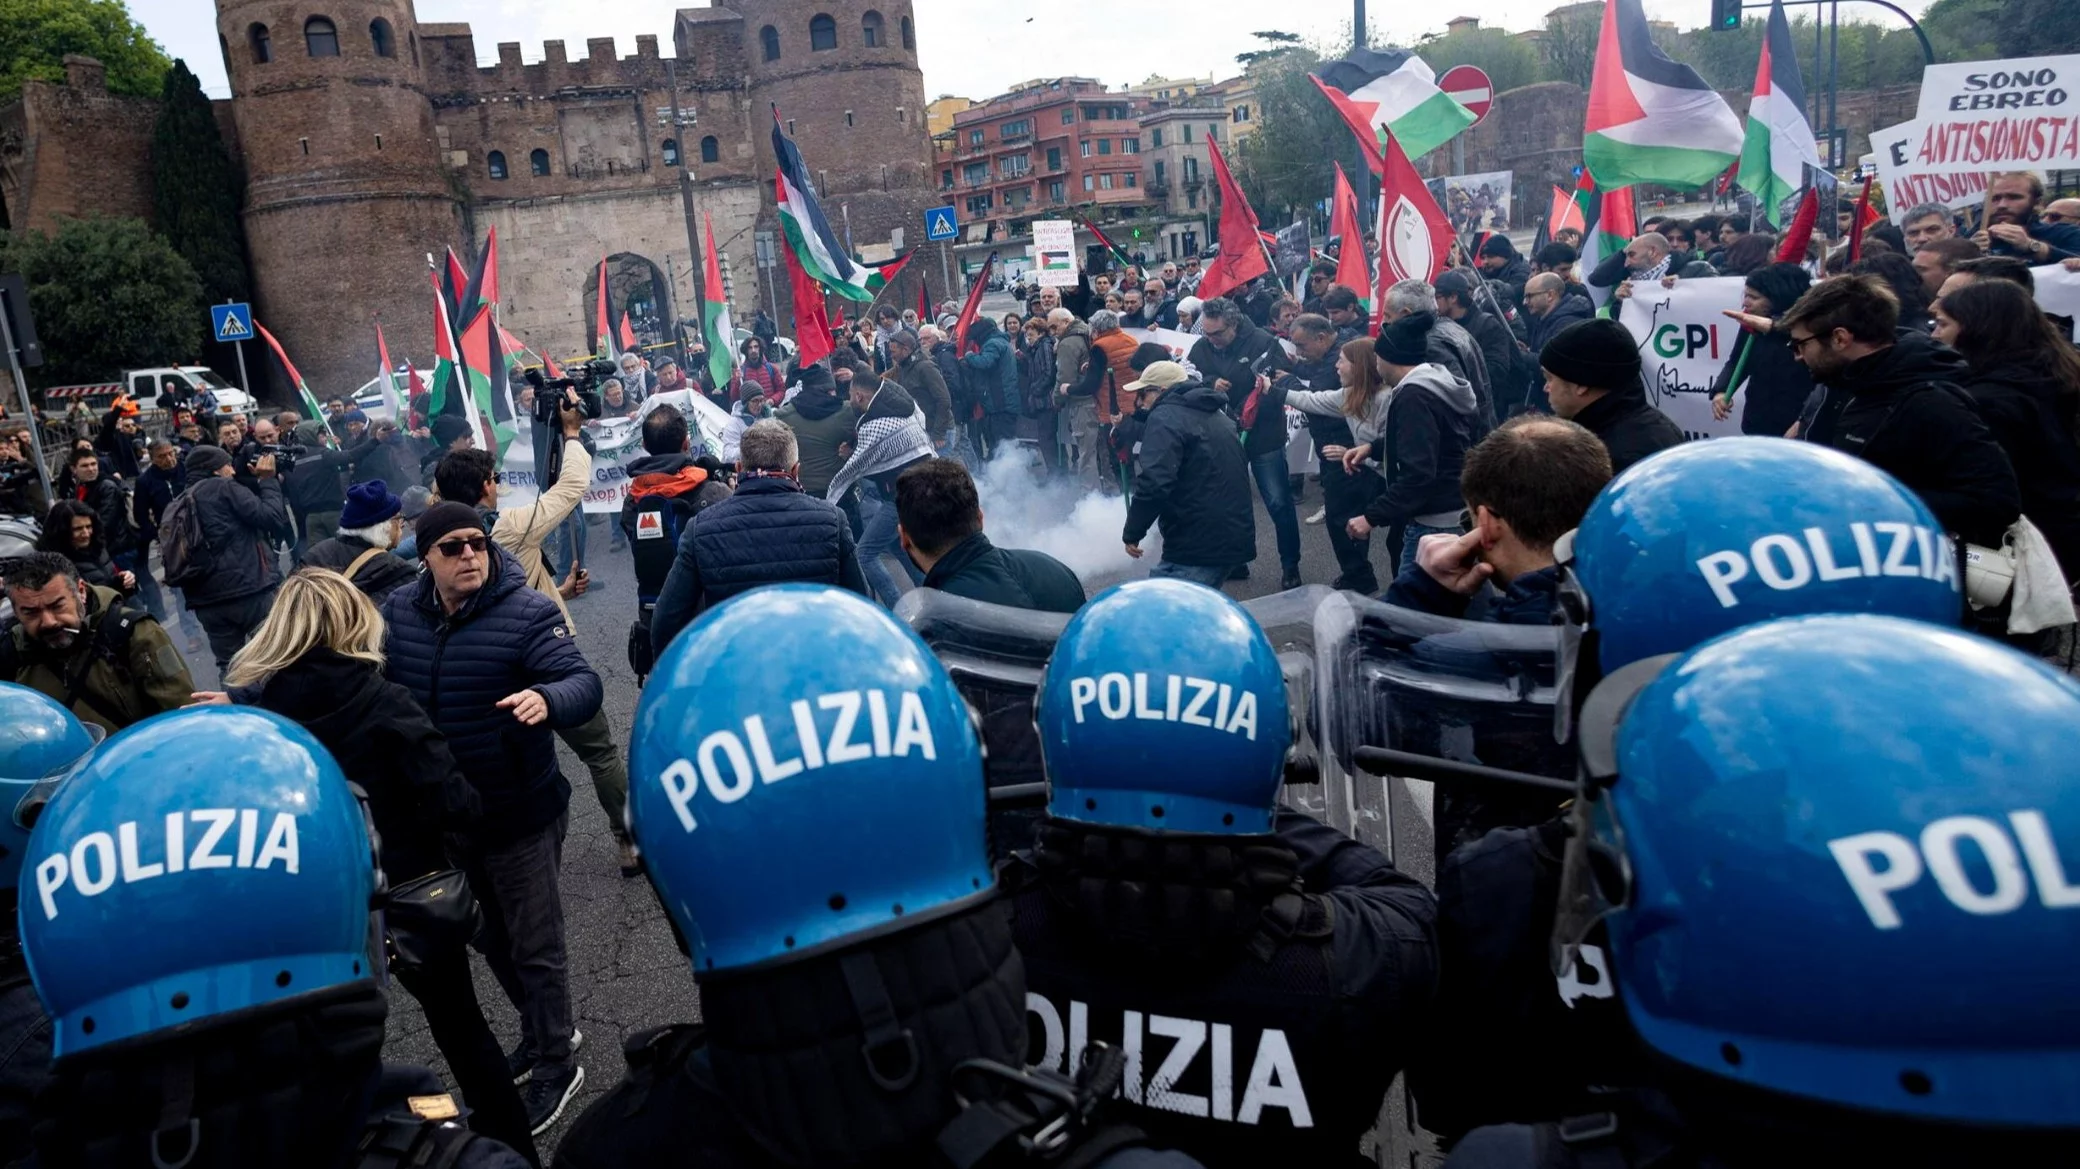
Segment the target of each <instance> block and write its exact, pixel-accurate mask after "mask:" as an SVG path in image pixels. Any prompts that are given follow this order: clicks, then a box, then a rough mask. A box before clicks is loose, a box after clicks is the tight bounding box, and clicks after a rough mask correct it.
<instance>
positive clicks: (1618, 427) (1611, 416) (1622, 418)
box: [1574, 389, 1683, 475]
mask: <svg viewBox="0 0 2080 1169" xmlns="http://www.w3.org/2000/svg"><path fill="white" fill-rule="evenodd" d="M1574 420H1575V421H1576V422H1578V423H1580V424H1581V425H1583V426H1586V427H1588V428H1589V429H1590V430H1591V431H1593V432H1594V433H1595V435H1596V437H1598V438H1600V439H1602V440H1603V446H1604V449H1605V450H1608V451H1609V452H1610V453H1611V473H1612V474H1613V475H1616V474H1621V473H1623V472H1624V470H1625V468H1627V467H1630V466H1631V465H1632V464H1634V463H1637V462H1639V461H1640V460H1641V459H1644V458H1646V457H1647V456H1648V455H1651V454H1653V453H1655V452H1656V451H1665V450H1667V449H1668V448H1670V447H1672V446H1675V445H1676V444H1678V443H1680V442H1682V441H1683V428H1682V427H1680V426H1677V425H1676V424H1675V421H1674V420H1673V419H1671V418H1669V416H1668V415H1666V414H1663V413H1662V412H1661V411H1659V410H1657V409H1655V408H1654V407H1653V406H1650V405H1648V404H1647V396H1646V394H1645V393H1644V392H1643V391H1641V390H1636V389H1635V390H1616V391H1613V392H1611V393H1608V394H1605V395H1604V396H1603V397H1601V398H1598V399H1596V400H1595V401H1594V402H1591V403H1589V404H1588V405H1587V406H1584V407H1583V408H1582V412H1581V413H1579V414H1577V415H1575V416H1574Z"/></svg>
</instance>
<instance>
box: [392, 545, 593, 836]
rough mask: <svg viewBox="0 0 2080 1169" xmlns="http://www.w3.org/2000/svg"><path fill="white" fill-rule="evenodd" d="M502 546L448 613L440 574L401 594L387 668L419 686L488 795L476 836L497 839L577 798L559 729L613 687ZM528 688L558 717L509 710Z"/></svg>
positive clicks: (526, 829)
mask: <svg viewBox="0 0 2080 1169" xmlns="http://www.w3.org/2000/svg"><path fill="white" fill-rule="evenodd" d="M491 549H492V551H493V552H495V553H496V556H495V557H494V560H493V571H492V577H491V579H490V580H489V581H487V582H485V584H484V587H483V588H481V589H478V590H477V592H476V593H475V595H473V596H471V597H470V598H469V600H467V601H465V602H464V603H463V605H462V607H461V608H460V609H458V610H456V612H455V613H454V614H453V615H449V614H446V613H443V612H442V611H441V601H440V595H439V594H438V593H437V592H436V591H435V589H434V584H433V574H432V573H430V572H429V573H426V574H424V575H422V576H420V577H419V578H418V579H417V580H415V581H414V582H413V583H412V584H411V585H409V586H407V587H405V588H401V589H399V590H397V591H396V592H394V593H391V594H390V597H389V599H388V600H386V601H384V602H383V619H384V621H385V622H387V623H388V625H389V636H388V637H387V638H385V639H384V646H383V648H384V653H385V654H386V655H387V657H388V659H389V661H388V664H387V665H386V666H385V667H384V673H385V675H386V676H388V677H389V679H390V680H391V681H393V682H396V683H397V684H398V685H400V686H403V687H404V688H405V689H407V690H409V691H411V692H412V697H413V698H414V699H416V700H417V701H418V703H419V705H420V707H421V708H422V709H424V710H425V711H426V715H427V717H428V718H430V719H431V720H432V721H433V725H434V726H436V727H438V728H440V732H441V733H442V734H443V735H446V736H447V738H448V745H449V748H450V749H451V750H452V751H454V753H455V760H456V762H457V763H459V764H460V765H461V767H462V774H463V775H464V776H465V777H467V778H468V779H469V781H470V783H471V785H472V786H474V787H475V788H476V789H477V792H478V794H480V795H481V796H483V797H484V818H483V820H482V821H481V822H480V823H479V825H478V828H477V831H476V833H475V836H474V839H475V841H476V842H477V843H479V844H481V845H487V846H496V845H499V844H504V843H508V842H510V841H513V840H517V839H519V838H520V837H523V836H526V835H528V834H530V833H534V832H539V831H541V830H542V829H544V828H546V827H548V826H549V825H550V824H551V823H553V822H554V821H555V820H556V818H557V817H558V816H561V815H563V813H564V809H565V808H567V807H568V806H569V805H570V798H571V785H570V783H569V781H567V780H565V779H564V778H563V773H562V772H560V771H558V770H557V767H556V734H555V732H556V729H557V728H560V727H575V726H579V725H581V724H583V723H584V722H585V721H586V720H588V719H590V718H591V717H592V716H593V715H595V714H597V713H599V707H600V698H601V693H602V692H601V688H600V681H599V675H598V674H596V673H594V672H593V671H592V667H591V666H590V665H588V664H587V663H586V661H585V655H584V654H582V653H579V652H578V645H577V642H575V641H573V640H572V639H571V631H570V629H569V628H568V627H567V626H565V625H564V623H563V612H562V610H560V609H558V608H557V607H556V602H555V601H552V600H550V599H549V598H548V597H546V596H543V595H542V594H541V593H538V592H536V591H535V590H533V589H531V588H529V587H527V575H526V573H525V572H523V571H522V570H521V568H520V562H519V561H518V560H515V559H513V556H512V554H511V553H509V552H506V551H505V550H503V549H501V548H499V547H498V545H496V544H493V545H491ZM522 690H535V691H537V692H539V693H540V694H541V695H542V697H543V698H544V699H546V700H547V701H548V704H549V717H548V718H547V719H545V720H544V721H542V722H540V723H537V724H536V725H534V726H527V725H525V724H523V723H521V722H520V720H518V719H516V718H514V717H513V713H512V712H511V711H509V710H502V709H500V708H499V706H498V703H499V701H500V700H501V699H503V698H505V697H507V696H508V695H512V694H517V693H519V692H520V691H522Z"/></svg>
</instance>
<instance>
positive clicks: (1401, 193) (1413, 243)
mask: <svg viewBox="0 0 2080 1169" xmlns="http://www.w3.org/2000/svg"><path fill="white" fill-rule="evenodd" d="M1386 146H1387V171H1386V175H1385V176H1384V177H1383V178H1382V179H1381V180H1380V188H1379V279H1378V281H1377V283H1376V284H1375V286H1374V287H1375V292H1374V294H1373V296H1374V299H1373V302H1372V303H1374V304H1381V305H1383V304H1385V303H1387V289H1389V288H1391V287H1393V286H1394V285H1395V284H1396V283H1398V282H1400V281H1403V280H1421V281H1423V282H1424V283H1425V284H1428V283H1432V282H1434V281H1435V280H1436V279H1437V276H1438V273H1440V272H1443V271H1444V268H1445V257H1447V256H1448V255H1450V254H1451V248H1452V222H1451V220H1449V219H1447V218H1445V214H1444V209H1443V208H1441V207H1439V206H1438V205H1437V200H1436V199H1435V198H1433V197H1432V196H1431V194H1430V188H1429V187H1428V186H1426V185H1424V183H1423V176H1421V175H1419V174H1417V173H1416V168H1415V166H1414V164H1412V163H1410V162H1409V161H1408V156H1407V155H1406V154H1403V153H1402V152H1401V143H1400V142H1399V141H1397V140H1396V139H1395V137H1394V136H1393V135H1392V134H1388V135H1387V136H1386Z"/></svg>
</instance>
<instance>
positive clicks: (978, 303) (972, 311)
mask: <svg viewBox="0 0 2080 1169" xmlns="http://www.w3.org/2000/svg"><path fill="white" fill-rule="evenodd" d="M996 266H997V254H996V253H995V252H991V253H990V254H989V258H988V259H987V260H984V261H983V262H982V271H980V272H977V273H976V274H975V279H974V282H973V283H971V284H969V285H968V299H967V302H966V303H964V304H962V305H961V315H960V319H959V320H957V321H955V322H954V323H953V348H954V351H955V352H956V353H966V352H967V351H968V326H969V325H971V324H974V323H975V315H976V314H977V313H979V312H981V311H982V293H983V290H984V289H985V288H987V287H988V286H989V274H990V270H991V269H993V268H995V267H996Z"/></svg>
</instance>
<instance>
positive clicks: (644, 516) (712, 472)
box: [628, 460, 728, 687]
mask: <svg viewBox="0 0 2080 1169" xmlns="http://www.w3.org/2000/svg"><path fill="white" fill-rule="evenodd" d="M720 470H721V465H720V464H717V463H714V462H713V461H712V460H707V461H703V462H699V463H696V464H694V465H692V466H689V467H685V468H682V469H681V470H678V471H674V472H670V473H666V472H662V471H658V472H653V473H651V474H648V475H638V476H636V479H635V482H634V483H632V484H630V486H629V495H630V497H631V498H632V499H634V500H635V504H636V507H635V531H634V532H632V533H630V534H629V542H628V551H629V554H630V555H631V556H633V557H634V558H635V562H636V609H637V612H636V619H635V622H634V623H633V624H631V625H630V626H629V627H628V668H629V669H630V670H632V671H634V672H635V676H636V685H637V686H639V687H640V686H641V685H642V684H643V681H644V679H646V678H648V677H649V676H650V668H651V666H652V665H654V664H655V662H656V658H657V655H656V652H655V651H654V650H653V649H652V647H651V645H650V613H651V611H652V610H653V609H655V608H656V607H657V597H658V594H659V593H662V592H663V591H664V582H665V578H666V577H668V576H670V575H671V573H672V561H674V560H675V559H677V558H678V554H679V537H680V535H681V534H683V533H684V532H685V530H686V525H687V524H689V523H691V522H693V517H694V516H696V515H698V514H700V512H701V511H702V510H703V509H705V508H706V507H708V506H709V505H710V504H712V503H714V502H716V501H717V500H719V499H724V498H727V496H728V492H727V491H726V490H718V489H720V488H724V487H725V486H726V484H725V483H724V481H723V480H722V479H720V478H718V477H717V474H718V472H719V471H720Z"/></svg>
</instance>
